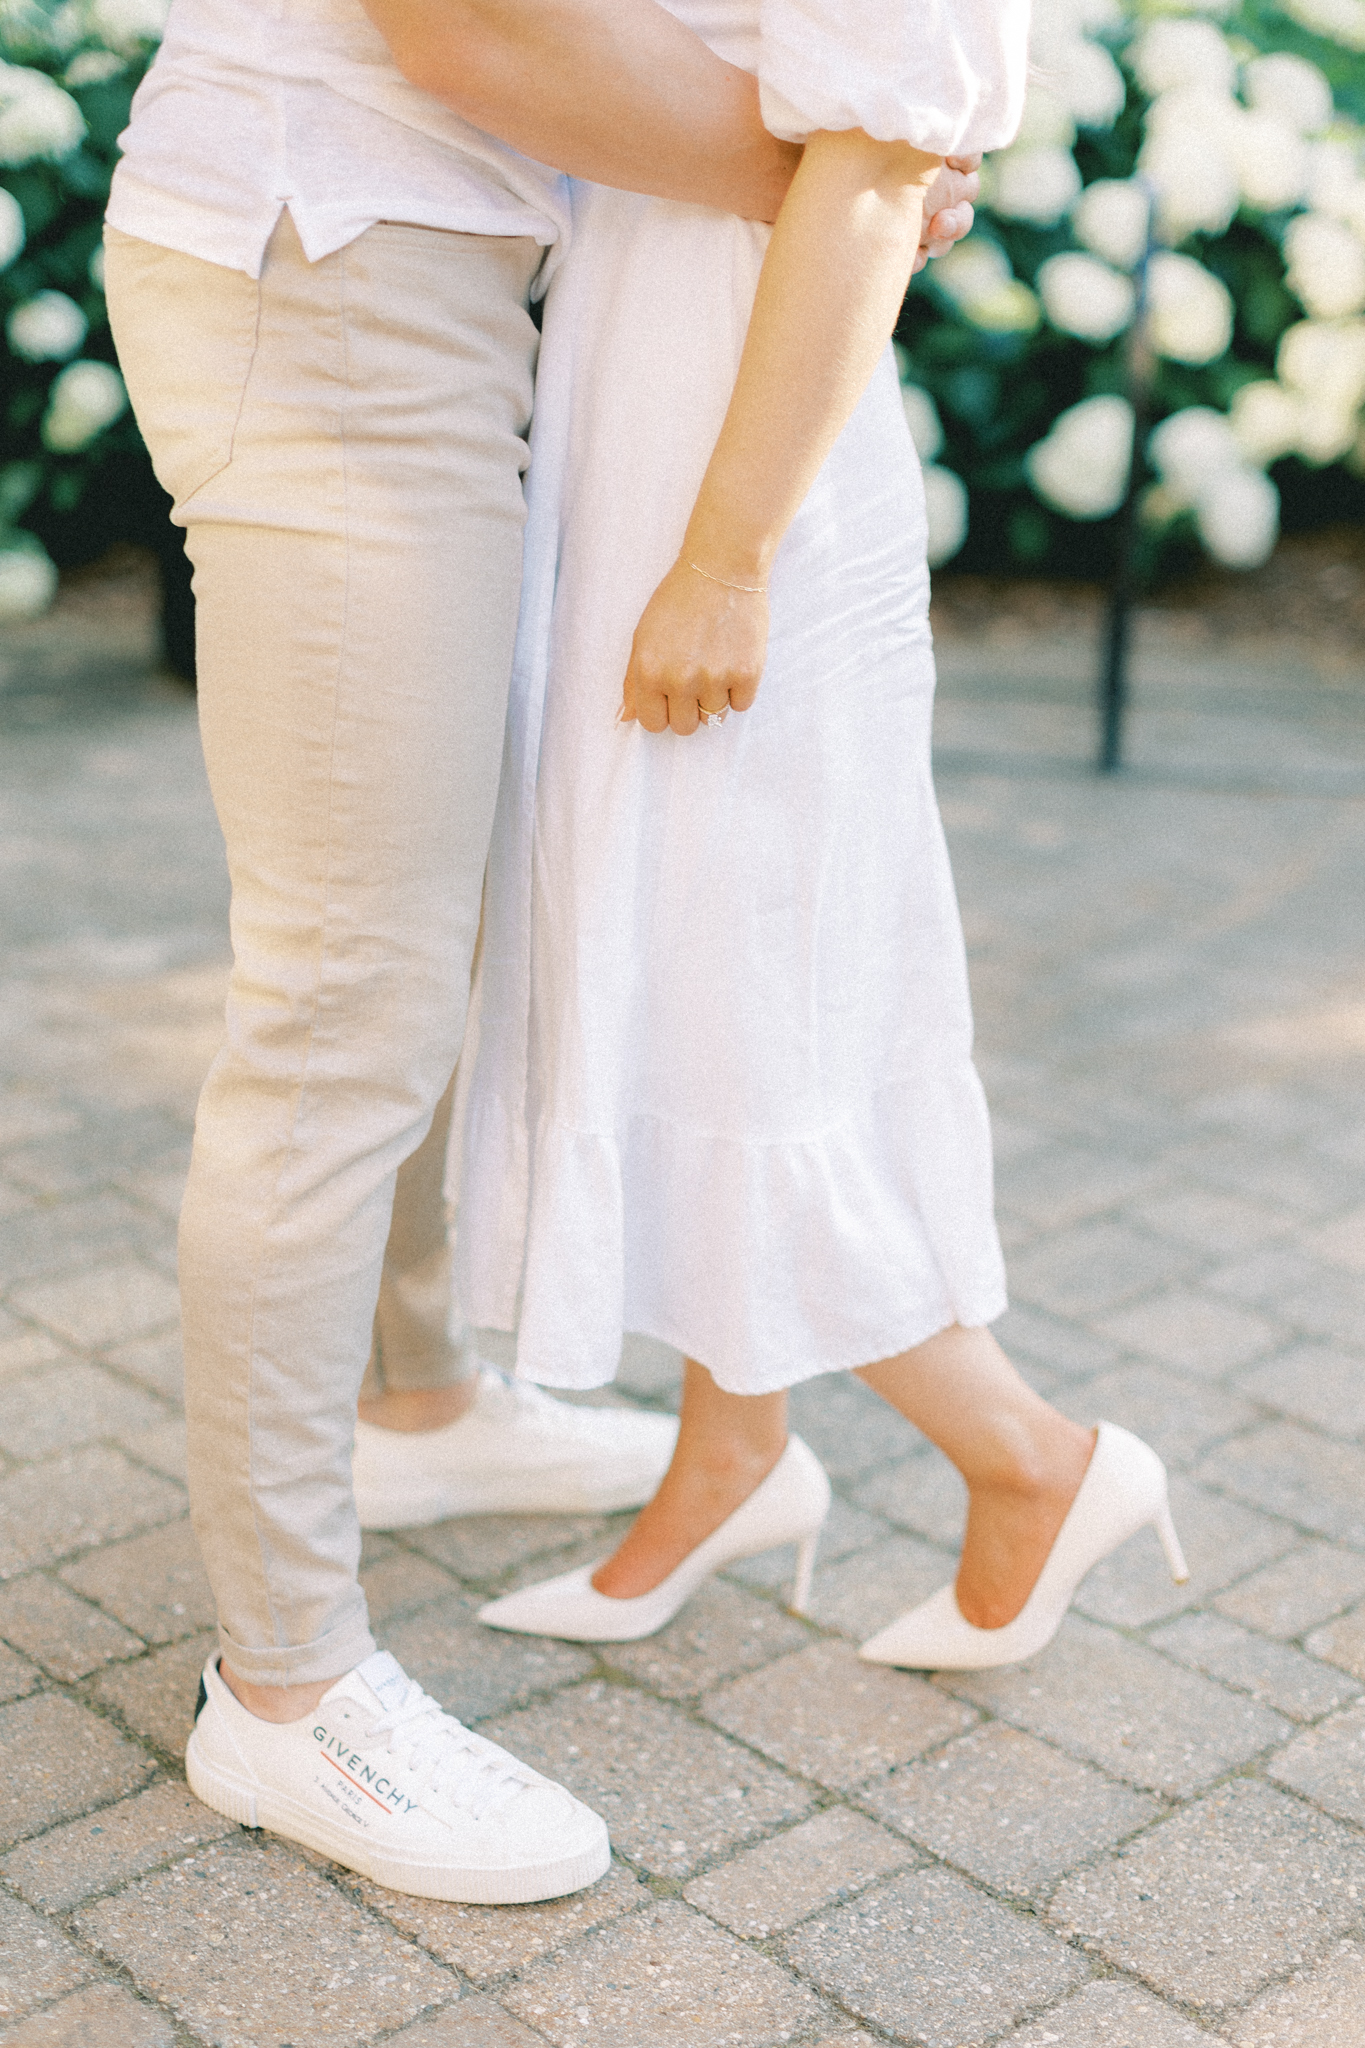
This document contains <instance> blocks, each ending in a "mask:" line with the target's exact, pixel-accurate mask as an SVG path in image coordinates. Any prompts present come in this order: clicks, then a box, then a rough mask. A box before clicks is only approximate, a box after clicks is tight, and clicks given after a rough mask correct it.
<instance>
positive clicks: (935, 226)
mask: <svg viewBox="0 0 1365 2048" xmlns="http://www.w3.org/2000/svg"><path fill="white" fill-rule="evenodd" d="M980 170H981V159H980V157H979V156H950V157H948V158H947V159H946V160H945V162H944V165H943V168H942V170H941V171H940V172H939V174H938V176H937V177H936V178H935V180H934V182H933V184H932V185H931V186H930V187H929V189H928V191H927V192H926V193H925V195H924V228H923V231H922V233H921V235H920V245H919V248H918V250H917V251H916V252H915V269H916V270H917V271H919V270H923V268H924V266H925V264H926V263H927V262H928V261H929V258H930V257H931V256H946V255H947V253H948V251H949V250H950V249H951V248H952V246H953V244H954V242H960V241H961V240H962V238H963V236H964V235H969V234H970V233H971V231H972V225H973V223H974V221H975V219H976V210H975V208H974V207H973V205H972V201H973V200H974V199H975V198H976V197H977V196H978V194H979V192H980V190H981V178H980V175H979V173H980Z"/></svg>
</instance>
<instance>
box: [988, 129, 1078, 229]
mask: <svg viewBox="0 0 1365 2048" xmlns="http://www.w3.org/2000/svg"><path fill="white" fill-rule="evenodd" d="M988 165H989V196H988V198H987V204H988V205H990V206H992V207H994V209H995V211H996V212H997V213H1002V214H1003V215H1004V216H1005V218H1006V220H1028V221H1032V222H1033V223H1034V225H1035V226H1037V227H1051V225H1052V223H1053V222H1054V221H1057V220H1060V219H1061V217H1062V215H1063V214H1064V213H1065V212H1066V211H1067V208H1068V207H1069V206H1070V205H1071V204H1072V202H1073V201H1074V200H1075V198H1076V196H1077V194H1078V193H1079V192H1080V189H1081V174H1080V172H1079V171H1078V170H1077V169H1076V159H1075V157H1073V156H1072V154H1071V151H1070V150H1069V149H1063V148H1061V147H1060V145H1054V146H1047V145H1042V146H1039V147H1037V148H1030V147H1024V148H1022V149H1020V148H1016V149H1005V150H1001V151H1000V152H999V154H998V155H996V156H993V157H991V158H989V160H988Z"/></svg>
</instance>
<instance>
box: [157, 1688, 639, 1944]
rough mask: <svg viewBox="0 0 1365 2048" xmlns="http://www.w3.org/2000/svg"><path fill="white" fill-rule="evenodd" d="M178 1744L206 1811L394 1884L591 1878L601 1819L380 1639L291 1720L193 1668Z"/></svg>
mask: <svg viewBox="0 0 1365 2048" xmlns="http://www.w3.org/2000/svg"><path fill="white" fill-rule="evenodd" d="M199 1699H200V1704H199V1707H198V1709H197V1712H196V1717H195V1723H194V1732H193V1733H192V1734H191V1736H190V1740H189V1746H188V1748H187V1749H186V1751H185V1767H186V1771H187V1773H188V1776H189V1781H190V1790H191V1791H192V1792H193V1793H194V1795H195V1797H196V1798H197V1799H202V1800H203V1802H204V1804H205V1806H211V1807H212V1808H213V1809H214V1811H215V1813H222V1814H226V1815H227V1817H228V1819H229V1820H235V1821H240V1822H241V1824H242V1825H243V1826H244V1827H248V1828H269V1829H270V1830H271V1832H272V1833H273V1834H277V1835H284V1836H285V1837H286V1838H287V1839H288V1840H289V1841H291V1842H301V1843H302V1844H303V1845H304V1847H305V1848H308V1849H316V1850H317V1851H318V1852H319V1853H320V1854H321V1855H323V1856H330V1857H331V1859H332V1861H333V1862H334V1863H340V1864H343V1865H344V1866H345V1868H346V1869H347V1870H354V1871H358V1872H359V1874H360V1875H361V1876H362V1877H372V1878H374V1879H375V1881H376V1882H377V1883H379V1884H385V1885H390V1886H391V1887H392V1888H393V1890H394V1891H399V1892H413V1893H415V1894H416V1896H417V1897H418V1898H423V1899H453V1900H457V1901H459V1902H460V1903H461V1904H464V1905H476V1906H520V1905H526V1904H528V1903H530V1902H531V1901H532V1900H535V1899H558V1898H562V1897H563V1896H564V1894H565V1893H566V1892H576V1891H581V1890H582V1888H583V1886H584V1885H589V1884H594V1883H595V1882H596V1881H597V1879H598V1878H599V1877H601V1876H602V1875H603V1873H604V1872H605V1870H606V1868H607V1866H608V1864H609V1863H610V1861H611V1844H610V1842H609V1841H608V1839H607V1829H606V1823H605V1821H603V1820H601V1819H600V1818H599V1817H598V1815H597V1814H595V1813H593V1812H592V1810H591V1808H589V1807H586V1806H583V1805H581V1804H580V1803H579V1801H578V1800H577V1799H575V1798H574V1797H573V1795H572V1793H570V1792H566V1791H565V1789H564V1787H563V1786H562V1785H556V1784H554V1783H553V1782H552V1781H551V1780H550V1779H549V1778H542V1777H541V1776H540V1775H539V1773H538V1772H536V1771H533V1770H532V1769H531V1768H530V1767H529V1765H527V1764H522V1763H518V1762H517V1759H516V1758H515V1757H514V1756H509V1755H508V1753H507V1751H506V1750H505V1749H499V1748H498V1746H497V1744H496V1743H494V1742H489V1741H487V1740H486V1738H485V1737H484V1736H482V1735H475V1734H474V1733H473V1732H472V1730H470V1729H468V1728H465V1727H463V1726H462V1725H461V1724H460V1722H458V1721H457V1720H455V1719H454V1718H453V1717H452V1716H451V1715H450V1714H447V1713H444V1712H443V1711H442V1709H441V1708H440V1707H439V1706H438V1705H437V1703H436V1701H435V1700H433V1699H429V1698H428V1696H427V1695H426V1693H424V1692H423V1690H422V1688H421V1686H420V1685H418V1684H417V1683H416V1681H415V1680H413V1679H411V1678H409V1677H408V1676H407V1674H406V1672H405V1671H404V1670H403V1668H402V1666H401V1665H400V1664H399V1663H398V1662H397V1661H396V1660H395V1659H394V1658H393V1657H391V1656H390V1655H389V1654H388V1652H387V1651H386V1650H376V1651H375V1653H374V1655H373V1656H372V1657H367V1658H366V1659H365V1662H364V1663H363V1664H358V1665H357V1666H356V1668H355V1670H354V1671H349V1672H347V1674H346V1676H345V1677H344V1678H339V1679H338V1680H337V1682H336V1684H335V1685H334V1686H333V1687H332V1689H331V1691H330V1692H329V1693H328V1694H327V1695H326V1697H325V1698H324V1700H323V1701H322V1704H321V1705H320V1706H319V1707H318V1708H317V1709H316V1710H315V1711H314V1712H313V1713H311V1714H309V1715H306V1716H305V1718H304V1719H303V1720H301V1721H287V1722H284V1723H283V1724H280V1723H276V1722H273V1721H262V1720H260V1719H258V1718H257V1716H256V1715H255V1714H251V1713H248V1711H247V1709H246V1708H245V1707H244V1706H243V1705H242V1703H241V1701H240V1700H239V1699H238V1698H237V1697H236V1695H235V1694H234V1693H232V1692H231V1691H230V1690H229V1688H228V1687H227V1686H226V1685H225V1684H224V1682H223V1680H222V1678H221V1677H220V1676H219V1672H218V1659H217V1655H216V1654H215V1655H214V1656H212V1657H210V1659H209V1661H208V1663H207V1664H206V1665H205V1667H204V1675H203V1678H202V1680H201V1682H200V1688H199Z"/></svg>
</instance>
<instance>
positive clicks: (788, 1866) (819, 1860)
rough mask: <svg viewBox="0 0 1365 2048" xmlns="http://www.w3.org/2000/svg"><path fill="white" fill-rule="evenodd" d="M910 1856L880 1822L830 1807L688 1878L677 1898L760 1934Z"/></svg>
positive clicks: (743, 1931) (778, 1929)
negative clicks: (771, 1838)
mask: <svg viewBox="0 0 1365 2048" xmlns="http://www.w3.org/2000/svg"><path fill="white" fill-rule="evenodd" d="M915 1860H916V1859H915V1852H914V1850H913V1849H911V1848H910V1847H909V1846H908V1845H907V1844H906V1843H905V1842H903V1841H899V1840H898V1839H897V1838H896V1836H895V1835H889V1834H888V1833H887V1832H886V1830H885V1828H879V1827H877V1826H876V1825H875V1823H874V1822H872V1821H870V1820H868V1819H866V1817H865V1816H864V1815H863V1814H861V1813H850V1812H849V1811H848V1809H847V1808H846V1807H842V1806H834V1807H830V1808H829V1809H828V1811H826V1812H824V1813H817V1814H815V1815H814V1816H813V1817H812V1818H811V1819H810V1820H803V1821H801V1822H800V1824H799V1825H798V1826H796V1827H794V1828H790V1829H788V1831H787V1833H786V1834H783V1835H777V1836H775V1837H774V1838H773V1840H772V1841H770V1842H760V1843H759V1845H758V1847H757V1848H756V1849H746V1850H745V1852H744V1853H743V1855H741V1856H736V1857H735V1859H734V1861H733V1862H732V1863H726V1864H724V1865H722V1867H721V1868H720V1869H719V1870H713V1871H711V1872H709V1873H708V1875H707V1876H705V1877H698V1878H694V1880H693V1881H692V1883H691V1884H690V1885H688V1887H687V1889H686V1891H685V1892H684V1893H683V1897H684V1898H685V1899H686V1900H687V1902H688V1904H689V1905H692V1906H696V1907H698V1908H699V1909H700V1911H702V1912H703V1913H707V1914H709V1915H710V1917H711V1918H712V1919H713V1920H719V1921H720V1922H721V1924H722V1925H723V1926H725V1927H728V1928H730V1929H731V1930H732V1932H733V1933H735V1934H740V1935H746V1936H750V1937H756V1938H757V1939H759V1940H762V1939H763V1938H765V1937H766V1936H767V1935H770V1934H781V1933H782V1932H784V1930H785V1929H787V1928H789V1927H794V1926H795V1925H796V1923H797V1921H798V1920H804V1919H805V1918H806V1916H807V1914H808V1913H814V1912H815V1911H816V1910H817V1909H818V1908H819V1907H821V1906H829V1905H833V1904H835V1903H836V1902H838V1901H841V1900H843V1899H846V1898H848V1897H850V1896H851V1895H852V1894H853V1893H854V1892H858V1891H861V1890H862V1889H863V1887H864V1886H865V1885H867V1884H870V1883H871V1882H872V1880H873V1879H874V1878H878V1877H885V1876H886V1875H887V1873H888V1872H889V1871H892V1870H899V1869H901V1868H903V1866H904V1865H905V1864H907V1863H910V1862H913V1861H915Z"/></svg>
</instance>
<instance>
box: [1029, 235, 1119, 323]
mask: <svg viewBox="0 0 1365 2048" xmlns="http://www.w3.org/2000/svg"><path fill="white" fill-rule="evenodd" d="M1037 285H1038V290H1039V292H1040V294H1041V296H1042V301H1043V306H1044V309H1045V311H1046V313H1047V317H1048V319H1049V320H1050V321H1051V322H1052V324H1053V326H1054V327H1056V328H1058V329H1059V330H1060V331H1061V332H1062V333H1063V334H1075V335H1078V336H1079V337H1080V339H1081V340H1082V341H1094V342H1100V341H1112V340H1113V338H1114V336H1115V335H1116V334H1121V333H1122V332H1123V330H1124V328H1125V327H1126V326H1127V325H1128V323H1129V321H1130V320H1131V319H1132V317H1133V304H1134V301H1135V299H1136V296H1137V295H1136V293H1135V291H1134V289H1133V284H1132V280H1131V279H1130V278H1126V277H1122V276H1120V274H1119V272H1118V271H1117V270H1111V269H1110V268H1109V265H1108V264H1107V263H1099V262H1097V261H1096V259H1095V258H1094V257H1093V256H1082V255H1080V254H1079V253H1077V252H1076V251H1068V252H1066V253H1065V254H1063V255H1061V256H1049V258H1048V260H1047V262H1046V263H1044V264H1043V265H1042V266H1041V268H1040V269H1039V272H1038V277H1037Z"/></svg>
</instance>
